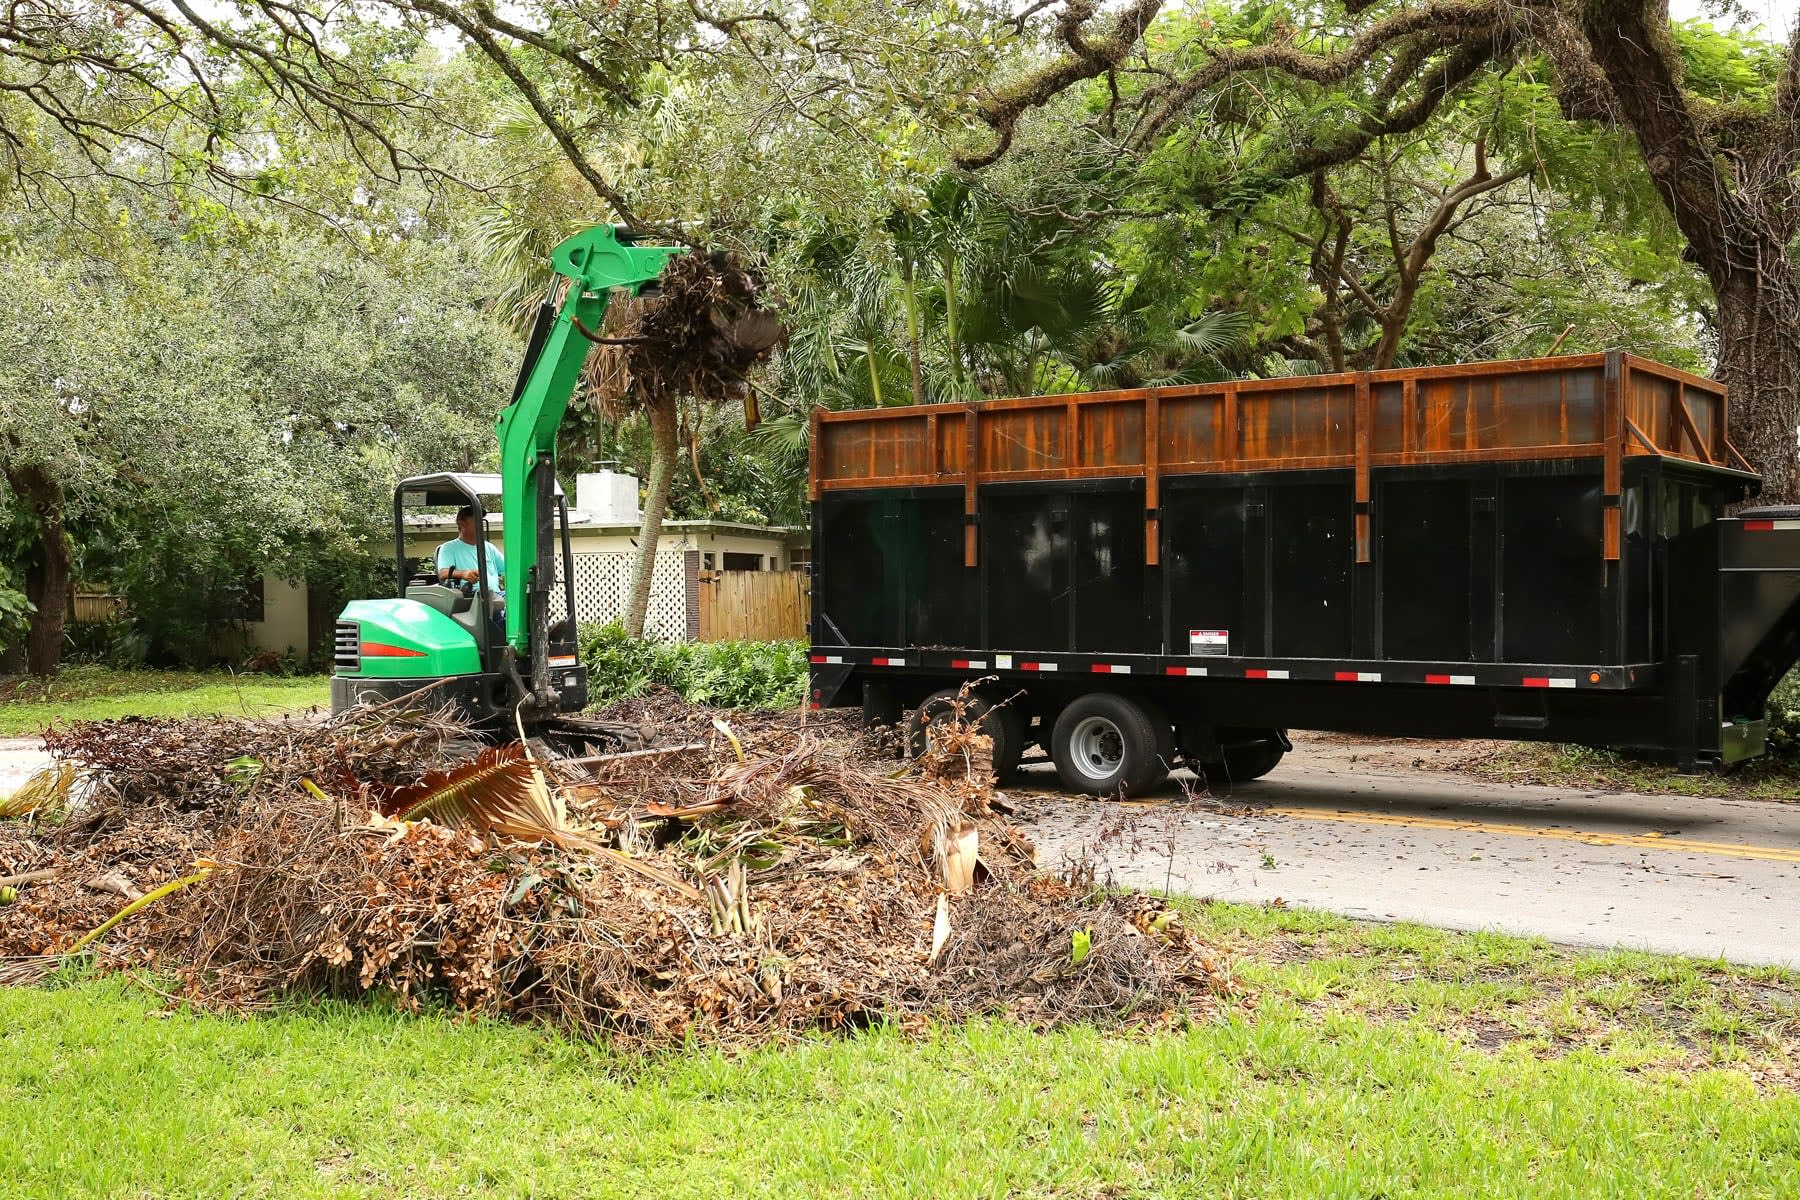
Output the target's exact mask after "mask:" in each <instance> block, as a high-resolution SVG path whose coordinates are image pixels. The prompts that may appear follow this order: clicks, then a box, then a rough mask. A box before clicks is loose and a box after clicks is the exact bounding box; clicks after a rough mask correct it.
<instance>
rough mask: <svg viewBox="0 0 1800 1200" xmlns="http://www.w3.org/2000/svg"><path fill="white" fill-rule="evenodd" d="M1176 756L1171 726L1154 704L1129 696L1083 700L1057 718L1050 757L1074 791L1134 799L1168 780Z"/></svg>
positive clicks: (1102, 694) (1106, 695) (1096, 695)
mask: <svg viewBox="0 0 1800 1200" xmlns="http://www.w3.org/2000/svg"><path fill="white" fill-rule="evenodd" d="M1174 755H1175V750H1174V736H1173V734H1172V733H1171V731H1170V728H1169V722H1168V721H1167V719H1165V718H1164V717H1163V715H1162V713H1160V712H1158V711H1157V710H1156V708H1155V707H1154V706H1153V705H1150V704H1146V703H1143V702H1141V701H1138V700H1134V699H1132V698H1130V697H1128V696H1116V695H1113V694H1111V693H1108V692H1095V693H1092V694H1090V695H1086V696H1079V697H1077V698H1076V699H1074V700H1072V701H1070V702H1069V704H1068V706H1067V707H1066V708H1064V709H1063V710H1062V712H1061V713H1059V714H1058V715H1057V718H1056V726H1055V729H1054V730H1053V731H1052V733H1051V735H1050V757H1051V758H1053V759H1054V760H1055V761H1056V774H1057V778H1059V779H1061V780H1062V784H1063V786H1064V787H1066V788H1068V789H1069V790H1070V791H1075V792H1084V793H1086V794H1087V795H1089V796H1110V795H1115V794H1117V795H1124V796H1132V795H1136V794H1137V793H1139V792H1143V791H1148V790H1149V789H1150V788H1153V787H1155V786H1156V785H1157V784H1159V783H1161V782H1162V781H1163V780H1164V779H1167V778H1168V776H1169V764H1170V762H1171V761H1172V760H1173V758H1174Z"/></svg>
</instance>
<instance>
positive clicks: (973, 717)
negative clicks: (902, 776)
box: [906, 688, 1025, 783]
mask: <svg viewBox="0 0 1800 1200" xmlns="http://www.w3.org/2000/svg"><path fill="white" fill-rule="evenodd" d="M961 694H962V693H961V692H960V691H959V690H957V689H955V688H945V689H944V690H943V691H941V692H933V693H932V694H931V695H929V696H927V697H925V701H924V703H922V704H920V705H919V707H917V708H915V709H913V710H912V711H911V712H909V713H907V714H906V756H907V757H908V758H917V757H919V755H921V754H923V753H925V749H926V743H927V742H928V740H929V739H930V737H931V726H932V725H933V724H934V723H936V722H938V721H944V720H948V719H949V718H950V717H952V716H954V715H955V713H956V704H957V700H958V699H959V697H960V696H961ZM963 719H964V720H967V721H972V722H974V724H975V725H976V726H977V727H978V728H979V729H980V730H981V732H983V733H985V734H987V735H988V736H989V737H990V738H992V739H993V740H994V778H995V779H997V780H999V781H1000V782H1001V783H1005V782H1007V781H1008V780H1010V779H1011V778H1012V777H1013V776H1014V775H1016V774H1018V770H1019V756H1020V755H1022V754H1024V753H1025V718H1024V717H1023V716H1021V715H1020V713H1019V711H1018V710H1017V709H1016V708H1014V707H1013V706H1012V705H1010V704H1002V705H998V706H996V705H995V704H994V703H993V702H992V701H990V700H988V699H987V698H986V697H984V696H980V695H971V696H970V697H969V698H968V700H967V701H966V702H965V704H964V708H963Z"/></svg>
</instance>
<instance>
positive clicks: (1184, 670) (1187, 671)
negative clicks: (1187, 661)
mask: <svg viewBox="0 0 1800 1200" xmlns="http://www.w3.org/2000/svg"><path fill="white" fill-rule="evenodd" d="M1206 671H1207V668H1205V667H1164V668H1163V674H1165V675H1204V674H1206Z"/></svg>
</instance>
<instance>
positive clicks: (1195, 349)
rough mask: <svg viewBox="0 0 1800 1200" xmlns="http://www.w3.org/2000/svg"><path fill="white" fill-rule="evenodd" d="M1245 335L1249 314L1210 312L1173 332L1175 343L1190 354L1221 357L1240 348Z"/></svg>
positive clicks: (1248, 324) (1222, 310)
mask: <svg viewBox="0 0 1800 1200" xmlns="http://www.w3.org/2000/svg"><path fill="white" fill-rule="evenodd" d="M1249 332H1250V314H1249V313H1246V312H1238V311H1230V310H1226V309H1213V310H1211V311H1209V312H1206V313H1202V314H1201V315H1200V317H1199V318H1198V319H1197V320H1194V321H1190V322H1188V323H1187V324H1186V325H1183V326H1182V327H1181V328H1180V329H1178V330H1176V331H1175V340H1176V342H1178V343H1179V344H1180V345H1181V347H1182V348H1183V349H1185V350H1188V351H1189V352H1191V353H1194V354H1223V353H1224V352H1225V351H1227V350H1233V349H1236V348H1237V347H1238V346H1239V345H1241V344H1242V343H1243V340H1244V335H1245V334H1247V333H1249Z"/></svg>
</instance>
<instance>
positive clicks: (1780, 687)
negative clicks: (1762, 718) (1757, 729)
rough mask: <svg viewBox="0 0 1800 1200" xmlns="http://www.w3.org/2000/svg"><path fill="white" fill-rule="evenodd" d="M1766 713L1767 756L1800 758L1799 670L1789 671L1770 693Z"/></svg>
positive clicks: (1787, 758) (1788, 760) (1789, 758)
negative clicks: (1767, 730) (1767, 720)
mask: <svg viewBox="0 0 1800 1200" xmlns="http://www.w3.org/2000/svg"><path fill="white" fill-rule="evenodd" d="M1768 716H1769V749H1768V754H1769V757H1770V758H1779V759H1782V760H1783V761H1787V762H1792V761H1794V760H1796V759H1800V671H1790V672H1789V673H1788V676H1787V678H1785V679H1783V680H1782V681H1781V682H1780V683H1778V684H1776V685H1775V690H1774V691H1772V692H1770V693H1769V705H1768Z"/></svg>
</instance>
